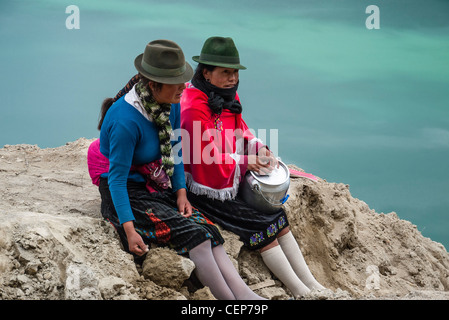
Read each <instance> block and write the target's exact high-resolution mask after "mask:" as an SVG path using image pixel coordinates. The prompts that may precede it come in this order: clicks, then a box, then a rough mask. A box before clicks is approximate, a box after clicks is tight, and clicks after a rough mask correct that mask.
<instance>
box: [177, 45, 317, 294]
mask: <svg viewBox="0 0 449 320" xmlns="http://www.w3.org/2000/svg"><path fill="white" fill-rule="evenodd" d="M192 59H193V60H194V61H196V62H198V66H197V68H196V71H195V74H194V75H193V78H192V81H191V83H190V84H187V88H186V89H185V90H184V93H183V96H182V98H181V127H182V128H183V129H185V130H187V132H188V133H189V135H190V139H188V140H187V139H186V140H184V139H183V147H184V150H187V149H188V150H189V151H190V152H189V154H187V152H186V153H185V154H184V157H185V158H184V160H185V161H184V169H185V174H186V182H187V186H188V188H189V194H188V197H189V200H190V201H191V202H192V204H193V205H194V206H195V207H196V208H198V209H199V210H200V211H201V212H203V214H204V215H206V216H207V217H208V218H209V219H211V220H212V221H213V222H215V223H217V224H219V225H221V226H222V227H223V228H225V229H228V230H230V231H232V232H234V233H236V234H237V235H239V236H240V239H241V240H242V241H243V243H244V244H245V246H246V247H247V248H248V249H250V250H260V252H261V256H262V258H263V261H264V262H265V264H266V265H267V266H268V268H269V269H270V270H271V271H272V272H273V273H274V274H275V275H276V277H277V278H279V279H280V280H281V281H282V282H283V283H284V284H285V285H286V286H287V287H288V288H289V290H290V291H291V292H292V293H293V295H294V296H295V297H298V296H301V295H304V294H307V293H308V292H309V291H310V290H311V289H324V287H323V286H322V285H321V284H319V283H318V281H316V279H315V278H314V276H313V275H312V274H311V272H310V270H309V268H308V267H307V265H306V263H305V260H304V258H303V256H302V254H301V250H300V248H299V246H298V244H297V242H296V240H295V238H294V237H293V235H292V233H291V232H290V230H289V228H288V219H287V216H286V214H285V212H284V210H283V209H280V210H279V211H277V212H276V213H274V214H270V215H268V214H263V213H260V212H258V211H257V210H255V209H253V208H251V207H250V206H249V205H247V204H246V203H245V202H244V201H243V200H242V199H240V198H239V196H238V188H239V184H240V181H242V178H243V177H244V175H245V173H246V172H247V170H250V171H256V172H259V173H267V172H270V171H271V170H272V169H273V168H274V166H276V165H277V160H276V158H275V157H274V155H273V154H272V153H271V152H270V150H269V149H268V147H267V146H266V145H264V144H263V143H262V142H261V141H260V140H258V139H256V138H255V137H254V136H253V135H252V134H251V133H250V131H249V130H248V126H247V125H246V123H245V121H244V120H243V118H242V105H241V103H240V99H239V96H238V94H237V88H238V85H239V70H244V69H246V68H245V67H244V66H243V65H241V64H240V58H239V53H238V50H237V48H236V46H235V44H234V41H233V40H232V39H231V38H223V37H211V38H209V39H207V40H206V41H205V43H204V45H203V48H202V50H201V54H200V55H199V56H194V57H193V58H192ZM227 132H232V133H239V134H231V135H230V134H227ZM195 137H196V138H195ZM217 141H218V143H217ZM212 142H213V143H212ZM243 150H246V152H243ZM199 155H201V156H199ZM186 158H187V159H186Z"/></svg>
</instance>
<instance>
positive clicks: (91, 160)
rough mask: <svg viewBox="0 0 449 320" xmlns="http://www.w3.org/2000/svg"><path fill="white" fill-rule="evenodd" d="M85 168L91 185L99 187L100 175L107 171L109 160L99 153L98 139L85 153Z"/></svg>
mask: <svg viewBox="0 0 449 320" xmlns="http://www.w3.org/2000/svg"><path fill="white" fill-rule="evenodd" d="M87 167H88V169H89V175H90V178H91V179H92V183H93V184H94V185H96V186H99V185H100V175H101V174H103V173H106V172H108V171H109V159H108V158H106V157H105V156H104V155H103V154H102V153H101V152H100V139H97V140H95V141H94V142H92V143H91V144H90V146H89V150H88V151H87Z"/></svg>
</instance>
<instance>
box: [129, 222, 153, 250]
mask: <svg viewBox="0 0 449 320" xmlns="http://www.w3.org/2000/svg"><path fill="white" fill-rule="evenodd" d="M123 228H124V229H125V232H126V238H127V239H128V246H129V251H131V252H132V253H135V254H137V255H138V256H142V255H144V254H145V253H147V252H148V251H149V249H148V246H147V245H146V244H145V242H143V240H142V237H141V236H140V234H138V233H137V231H136V229H135V228H134V222H133V221H127V222H125V223H124V224H123Z"/></svg>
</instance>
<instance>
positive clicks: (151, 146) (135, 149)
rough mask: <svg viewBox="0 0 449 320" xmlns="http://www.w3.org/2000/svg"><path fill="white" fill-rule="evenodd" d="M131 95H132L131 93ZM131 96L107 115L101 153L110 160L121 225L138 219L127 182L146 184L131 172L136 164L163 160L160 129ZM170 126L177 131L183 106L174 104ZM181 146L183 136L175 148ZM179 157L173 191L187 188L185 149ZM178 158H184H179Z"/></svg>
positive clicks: (141, 178) (138, 175) (115, 199)
mask: <svg viewBox="0 0 449 320" xmlns="http://www.w3.org/2000/svg"><path fill="white" fill-rule="evenodd" d="M128 94H131V96H132V93H131V92H130V93H128ZM129 99H130V98H129V96H128V98H127V99H126V100H128V102H127V101H126V100H125V96H123V97H121V98H120V99H119V100H117V101H116V102H115V103H114V104H113V105H112V106H111V108H110V109H109V110H108V112H107V113H106V116H105V118H104V120H103V124H102V126H101V133H100V151H101V153H102V154H103V155H104V156H105V157H107V158H108V159H109V172H108V173H104V174H102V177H107V178H108V183H109V190H110V192H111V197H112V201H113V203H114V207H115V210H116V211H117V215H118V217H119V220H120V223H121V224H123V223H125V222H127V221H130V220H134V215H133V213H132V210H131V205H130V202H129V197H128V190H127V181H128V179H129V180H132V181H136V182H145V178H144V177H143V176H142V175H141V174H140V173H138V172H135V171H130V168H131V166H132V165H142V164H146V163H149V162H152V161H155V160H158V159H160V158H161V153H160V145H159V136H158V129H157V127H156V125H155V124H154V123H153V122H151V121H149V120H148V119H147V118H146V117H145V116H144V115H143V113H141V111H139V110H138V109H137V108H136V107H134V106H133V105H131V104H130V103H129ZM170 123H171V125H172V128H173V130H175V129H179V127H180V104H179V103H177V104H172V107H171V112H170ZM177 143H181V137H179V138H178V140H177V141H172V146H174V145H176V144H177ZM174 150H179V153H178V154H175V163H176V164H175V167H174V173H173V176H172V177H171V183H172V189H173V192H176V191H177V190H179V189H181V188H186V183H185V176H184V164H183V163H182V150H181V148H178V146H176V147H175V148H174ZM178 156H179V157H180V158H178Z"/></svg>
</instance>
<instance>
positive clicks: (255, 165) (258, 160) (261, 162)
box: [247, 155, 274, 175]
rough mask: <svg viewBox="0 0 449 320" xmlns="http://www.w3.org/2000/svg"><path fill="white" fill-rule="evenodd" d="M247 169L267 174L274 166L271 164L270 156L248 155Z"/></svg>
mask: <svg viewBox="0 0 449 320" xmlns="http://www.w3.org/2000/svg"><path fill="white" fill-rule="evenodd" d="M247 168H248V170H250V171H254V172H256V173H258V174H260V175H267V174H270V173H271V171H273V169H274V166H273V165H272V159H271V157H267V156H256V155H249V156H248V167H247Z"/></svg>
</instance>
